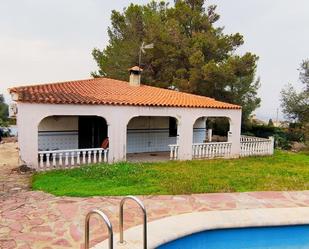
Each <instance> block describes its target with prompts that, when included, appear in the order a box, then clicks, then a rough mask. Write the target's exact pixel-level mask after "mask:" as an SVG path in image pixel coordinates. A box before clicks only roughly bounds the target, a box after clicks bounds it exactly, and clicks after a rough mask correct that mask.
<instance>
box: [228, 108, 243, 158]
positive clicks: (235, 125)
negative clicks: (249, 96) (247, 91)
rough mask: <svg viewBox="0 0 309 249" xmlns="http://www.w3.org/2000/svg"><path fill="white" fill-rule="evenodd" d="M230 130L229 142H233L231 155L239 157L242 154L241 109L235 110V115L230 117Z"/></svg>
mask: <svg viewBox="0 0 309 249" xmlns="http://www.w3.org/2000/svg"><path fill="white" fill-rule="evenodd" d="M230 132H231V136H230V137H229V139H230V140H229V142H232V148H231V157H235V158H237V157H239V155H240V132H241V110H239V111H237V112H236V111H234V115H233V116H232V117H230V131H229V133H230Z"/></svg>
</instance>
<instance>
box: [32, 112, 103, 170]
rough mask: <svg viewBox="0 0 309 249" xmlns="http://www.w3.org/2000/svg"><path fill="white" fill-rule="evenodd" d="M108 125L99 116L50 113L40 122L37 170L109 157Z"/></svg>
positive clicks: (92, 161)
mask: <svg viewBox="0 0 309 249" xmlns="http://www.w3.org/2000/svg"><path fill="white" fill-rule="evenodd" d="M107 134H108V127H107V123H106V120H105V119H104V118H102V117H99V116H61V115H55V116H48V117H46V118H44V119H42V120H41V122H40V123H39V125H38V161H39V165H38V170H48V169H64V168H72V167H76V166H79V165H82V164H94V163H100V162H107V161H108V137H107Z"/></svg>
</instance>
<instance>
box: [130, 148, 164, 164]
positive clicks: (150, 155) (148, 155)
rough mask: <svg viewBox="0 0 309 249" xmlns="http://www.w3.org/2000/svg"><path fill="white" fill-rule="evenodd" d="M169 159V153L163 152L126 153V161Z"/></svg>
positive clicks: (161, 160) (162, 160)
mask: <svg viewBox="0 0 309 249" xmlns="http://www.w3.org/2000/svg"><path fill="white" fill-rule="evenodd" d="M169 159H170V153H169V152H168V151H164V152H161V151H160V152H144V153H128V154H127V161H128V162H134V163H138V162H164V161H168V160H169Z"/></svg>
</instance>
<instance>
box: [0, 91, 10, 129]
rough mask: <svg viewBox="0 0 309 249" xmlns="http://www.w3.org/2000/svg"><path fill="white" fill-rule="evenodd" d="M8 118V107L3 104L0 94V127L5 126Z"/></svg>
mask: <svg viewBox="0 0 309 249" xmlns="http://www.w3.org/2000/svg"><path fill="white" fill-rule="evenodd" d="M8 117H9V107H8V105H7V104H6V103H5V102H4V97H3V95H2V94H0V126H6V121H7V120H8Z"/></svg>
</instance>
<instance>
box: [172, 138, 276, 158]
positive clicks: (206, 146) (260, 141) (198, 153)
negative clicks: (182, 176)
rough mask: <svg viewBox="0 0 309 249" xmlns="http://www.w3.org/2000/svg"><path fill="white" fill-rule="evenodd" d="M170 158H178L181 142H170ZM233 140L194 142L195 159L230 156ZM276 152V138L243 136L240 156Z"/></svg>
mask: <svg viewBox="0 0 309 249" xmlns="http://www.w3.org/2000/svg"><path fill="white" fill-rule="evenodd" d="M169 147H170V159H171V160H177V159H178V151H179V144H170V145H169ZM231 149H232V142H211V143H195V144H192V158H193V159H207V158H209V159H211V158H230V157H231ZM273 153H274V138H273V137H270V138H260V137H251V136H241V139H240V156H241V157H246V156H263V155H272V154H273Z"/></svg>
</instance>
